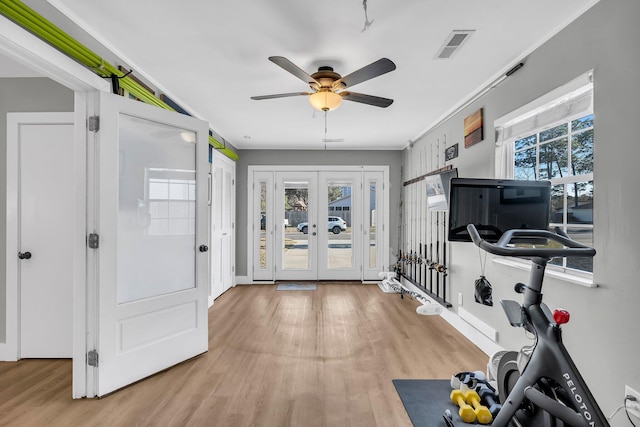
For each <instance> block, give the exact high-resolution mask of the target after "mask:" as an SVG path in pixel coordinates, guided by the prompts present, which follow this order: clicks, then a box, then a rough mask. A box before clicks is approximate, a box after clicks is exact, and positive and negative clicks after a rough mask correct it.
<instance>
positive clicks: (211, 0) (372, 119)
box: [49, 0, 597, 149]
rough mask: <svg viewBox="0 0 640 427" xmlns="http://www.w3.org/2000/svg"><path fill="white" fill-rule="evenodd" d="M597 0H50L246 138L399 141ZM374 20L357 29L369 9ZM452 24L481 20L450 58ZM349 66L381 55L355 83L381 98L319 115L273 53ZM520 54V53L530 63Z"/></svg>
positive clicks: (214, 122) (300, 142) (261, 143)
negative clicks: (384, 68) (378, 72)
mask: <svg viewBox="0 0 640 427" xmlns="http://www.w3.org/2000/svg"><path fill="white" fill-rule="evenodd" d="M596 1H597V0H589V1H585V0H562V1H558V0H537V1H525V0H485V1H478V0H457V1H449V2H447V1H442V0H402V1H389V0H387V1H383V0H366V1H365V2H363V1H362V0H325V1H322V2H318V1H310V0H278V1H271V2H266V1H256V0H190V1H161V2H159V1H154V0H137V1H130V0H110V1H108V2H107V1H97V0H94V1H87V0H49V2H50V3H51V4H53V5H54V6H55V7H57V8H58V9H59V10H60V11H61V12H63V13H64V14H66V15H67V16H68V17H69V18H71V19H72V20H73V21H74V22H76V23H77V24H78V25H80V26H81V27H83V28H84V29H85V30H87V31H88V32H89V33H90V34H92V35H93V36H94V37H95V38H96V39H97V40H98V41H100V42H102V43H103V44H104V45H105V46H106V47H107V48H109V49H111V50H112V51H113V52H114V53H116V54H117V55H118V56H120V57H121V58H122V59H123V60H124V61H125V62H126V64H125V65H128V66H129V67H131V68H133V69H134V70H135V73H136V74H137V75H139V76H142V77H144V78H146V79H148V80H149V81H150V82H151V83H153V84H154V85H156V86H158V87H159V88H160V89H161V90H162V92H163V93H166V94H167V95H169V96H170V97H172V98H173V99H174V100H175V101H177V102H178V103H180V104H181V105H182V106H183V107H185V108H186V109H188V110H190V111H191V112H192V113H194V115H196V116H199V117H201V118H203V119H205V120H208V121H209V122H210V126H211V128H212V129H213V130H214V131H215V132H217V133H218V134H219V135H221V136H222V137H224V138H225V139H226V140H228V141H229V142H231V143H232V144H233V145H234V146H236V147H238V148H241V149H261V148H290V149H320V148H327V149H401V148H403V147H405V146H406V145H407V144H408V143H409V142H410V141H412V140H415V139H416V138H417V137H419V136H420V135H421V134H422V133H423V132H424V131H425V130H427V129H429V128H430V127H431V126H433V125H434V124H435V123H437V122H438V121H439V120H440V119H442V118H443V117H444V116H446V115H447V114H448V113H449V112H451V111H453V110H454V109H455V108H456V107H457V106H459V105H461V104H462V103H464V101H465V100H467V99H468V98H469V97H470V96H471V95H473V94H474V93H475V92H477V91H478V90H480V89H482V88H483V87H485V86H486V85H487V84H489V83H491V82H492V81H494V80H495V79H496V78H498V77H499V76H500V75H501V74H503V73H504V72H505V71H506V70H508V69H509V68H511V67H512V66H513V65H515V64H516V63H517V62H519V61H521V60H523V59H524V56H525V55H526V54H527V53H529V52H531V50H532V49H534V48H535V47H537V46H539V45H540V44H541V43H542V42H544V41H545V40H547V39H548V38H549V37H551V36H552V35H553V34H555V33H556V32H557V31H559V30H560V29H561V28H563V27H564V26H566V24H568V23H569V22H570V21H572V20H573V19H575V18H576V17H577V16H579V14H581V13H582V12H584V11H585V10H586V9H587V8H588V6H591V5H593V4H594V3H595V2H596ZM365 5H366V7H367V9H366V11H367V17H368V19H369V21H370V22H372V24H371V25H370V26H369V28H368V29H366V30H364V31H363V28H364V25H365V9H364V6H365ZM453 30H475V32H474V34H473V35H472V36H471V38H470V39H469V40H468V42H466V44H465V45H464V46H463V47H462V48H461V49H460V50H459V51H458V52H457V53H455V54H454V55H453V57H451V58H450V59H437V58H436V55H437V52H438V50H439V49H440V47H441V46H442V44H443V42H444V41H445V39H446V37H447V36H448V35H449V34H450V33H451V31H453ZM274 55H276V56H284V57H286V58H288V59H289V60H290V61H292V62H293V63H294V64H296V65H297V66H298V67H300V68H302V69H303V70H305V71H306V72H307V73H309V74H312V73H313V72H315V71H316V70H317V68H318V66H321V65H329V66H333V67H334V69H335V71H336V72H338V73H340V74H342V75H343V76H344V75H347V74H349V73H351V72H353V71H355V70H357V69H359V68H361V67H363V66H365V65H367V64H369V63H371V62H373V61H375V60H377V59H379V58H383V57H386V58H389V59H391V60H392V61H393V62H395V64H396V66H397V69H396V70H395V71H393V72H391V73H388V74H385V75H383V76H379V77H377V78H374V79H372V80H369V81H367V82H363V83H361V84H359V85H357V86H355V87H354V91H355V92H359V93H365V94H369V95H375V96H381V97H385V98H392V99H394V100H395V102H394V103H393V104H392V105H391V106H390V107H388V108H379V107H373V106H369V105H365V104H360V103H356V102H347V101H345V102H343V103H342V105H341V106H340V108H338V109H337V110H335V111H331V112H329V113H328V114H327V117H326V119H327V121H326V138H328V139H330V140H336V139H340V140H342V139H343V140H344V141H343V142H326V143H325V142H324V141H323V139H324V138H325V117H324V113H322V112H318V111H314V110H313V109H312V108H311V106H310V105H309V102H308V100H307V99H306V97H303V96H300V97H289V98H279V99H271V100H261V101H255V100H251V99H250V97H251V96H253V95H268V94H276V93H287V92H304V91H307V90H308V89H309V88H308V86H306V85H305V84H304V82H302V81H301V80H299V79H297V78H296V77H294V76H293V75H291V74H289V73H287V72H286V71H285V70H283V69H282V68H280V67H278V66H276V65H275V64H273V63H272V62H270V61H268V60H267V58H268V57H269V56H274ZM525 66H526V65H525Z"/></svg>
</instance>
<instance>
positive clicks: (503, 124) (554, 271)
mask: <svg viewBox="0 0 640 427" xmlns="http://www.w3.org/2000/svg"><path fill="white" fill-rule="evenodd" d="M576 93H578V94H580V93H582V94H584V93H587V95H588V96H590V102H589V103H588V106H587V107H586V108H585V106H584V105H582V106H581V107H582V108H580V109H579V110H577V111H575V112H572V113H569V114H566V115H564V117H561V118H559V119H558V120H555V121H551V122H549V123H545V124H544V125H542V126H539V127H534V128H531V129H530V130H529V131H528V132H527V131H524V132H520V133H519V134H516V135H510V136H509V137H505V128H507V127H508V126H511V125H513V124H514V123H516V124H517V123H519V121H524V120H531V117H533V116H535V115H537V114H538V113H540V112H542V113H544V112H545V111H549V110H551V109H552V108H556V107H555V106H556V105H560V104H561V103H562V102H563V101H566V100H567V99H571V97H572V96H573V95H575V94H576ZM590 115H591V116H593V123H592V125H591V126H590V127H588V128H584V129H577V130H573V129H572V122H573V121H574V120H578V119H581V118H584V117H587V116H590ZM532 122H533V123H535V121H532ZM565 123H566V124H567V133H566V134H564V135H561V136H558V137H555V138H552V139H548V140H545V141H542V142H541V141H540V134H541V133H543V132H545V131H547V130H550V129H553V128H556V127H558V126H560V125H562V124H565ZM494 125H495V129H496V164H495V171H496V174H495V176H496V178H498V179H514V177H515V156H516V153H518V152H523V151H525V150H529V149H531V148H535V150H536V159H535V166H534V173H535V179H536V180H540V173H541V170H540V146H542V145H545V144H547V143H551V142H553V141H558V140H561V139H563V138H566V139H567V142H566V144H567V145H566V147H567V164H566V169H567V170H568V172H569V173H571V171H572V163H571V162H572V160H573V159H572V149H573V146H572V138H573V136H574V135H577V134H579V133H583V132H592V133H593V132H594V129H595V126H596V125H595V114H594V111H593V72H592V71H591V72H588V73H585V75H583V76H580V77H579V78H578V79H575V80H574V81H572V82H569V83H568V84H567V85H565V86H563V87H561V88H558V89H556V90H555V91H552V92H550V93H549V94H547V95H545V96H543V97H541V98H539V99H538V100H536V101H533V102H531V103H529V104H527V105H525V106H523V107H521V108H519V109H517V110H516V111H514V112H512V113H510V114H508V115H506V116H504V117H502V118H500V119H497V120H496V121H495V122H494ZM533 136H535V143H532V144H529V145H527V146H523V147H520V148H519V149H518V150H516V149H515V143H516V142H517V141H520V140H523V139H526V138H531V137H533ZM592 138H593V136H592ZM594 145H595V141H594ZM592 156H593V153H592ZM515 179H518V178H515ZM544 180H548V181H550V182H551V186H552V188H553V187H554V186H558V185H562V186H563V195H562V197H563V206H564V209H563V214H562V216H563V217H562V223H558V222H550V228H553V227H555V226H560V227H561V228H562V229H563V230H564V231H567V230H569V231H573V230H581V229H582V230H585V229H590V230H591V231H592V239H593V240H595V226H594V223H595V221H594V220H593V219H592V221H591V224H573V223H569V222H568V212H567V200H568V195H567V190H568V186H569V185H571V184H577V183H583V182H590V183H591V185H594V173H593V168H592V170H591V172H589V173H585V174H580V175H566V176H562V177H558V178H549V179H544ZM594 193H595V191H594ZM592 199H593V200H595V194H593V195H592ZM494 260H495V261H496V262H499V263H501V264H506V265H511V266H514V267H517V268H528V267H529V265H530V261H527V260H520V259H515V258H509V259H498V258H496V259H494ZM547 272H548V273H549V275H550V276H555V277H558V278H560V279H561V280H564V281H568V282H573V283H578V284H581V285H584V286H596V285H595V284H594V282H593V277H594V276H593V272H592V271H587V270H578V269H575V268H572V267H567V259H566V258H563V259H562V265H557V264H552V263H549V264H548V268H547Z"/></svg>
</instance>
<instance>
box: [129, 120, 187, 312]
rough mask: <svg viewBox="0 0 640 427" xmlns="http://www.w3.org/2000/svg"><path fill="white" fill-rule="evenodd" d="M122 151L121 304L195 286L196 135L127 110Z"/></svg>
mask: <svg viewBox="0 0 640 427" xmlns="http://www.w3.org/2000/svg"><path fill="white" fill-rule="evenodd" d="M119 150H120V151H119V155H120V158H119V165H118V179H119V182H118V218H117V219H118V232H117V244H118V251H117V266H118V271H117V300H118V304H122V303H126V302H130V301H135V300H139V299H143V298H149V297H153V296H157V295H163V294H167V293H170V292H175V291H179V290H183V289H190V288H193V287H195V284H196V280H195V274H196V271H195V258H196V253H195V248H196V214H195V207H196V144H195V134H194V133H193V132H190V131H185V130H184V129H179V128H175V127H171V126H168V125H164V124H160V123H156V122H152V121H150V120H146V119H140V118H136V117H131V116H127V115H124V114H122V115H120V130H119Z"/></svg>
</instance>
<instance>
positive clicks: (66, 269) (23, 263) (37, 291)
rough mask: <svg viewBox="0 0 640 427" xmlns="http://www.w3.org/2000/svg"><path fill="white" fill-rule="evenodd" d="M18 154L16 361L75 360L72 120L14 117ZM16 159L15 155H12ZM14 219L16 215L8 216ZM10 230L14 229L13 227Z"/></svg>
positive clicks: (10, 123) (13, 253)
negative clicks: (17, 339)
mask: <svg viewBox="0 0 640 427" xmlns="http://www.w3.org/2000/svg"><path fill="white" fill-rule="evenodd" d="M8 127H9V128H10V132H9V133H10V134H12V135H13V136H11V137H10V139H11V141H10V142H9V144H11V145H12V146H14V147H15V148H17V150H16V151H15V154H16V155H17V159H14V158H13V157H14V156H13V155H11V157H12V158H11V159H9V161H10V162H16V163H17V166H18V167H17V177H18V180H17V182H16V184H17V185H16V186H15V188H14V186H13V184H12V183H13V180H11V183H10V184H8V191H9V192H13V191H17V202H18V204H17V207H18V209H17V213H18V216H17V220H18V224H17V231H18V233H17V236H18V240H17V245H11V246H10V247H9V246H8V249H9V250H8V252H10V255H11V256H12V259H11V260H10V262H11V264H10V265H8V266H7V267H8V270H9V269H13V267H14V266H15V265H17V273H18V274H17V278H18V281H19V283H18V289H19V295H20V297H19V310H18V312H19V319H20V320H19V330H20V331H19V358H70V357H71V356H72V346H73V334H72V331H73V323H72V322H73V309H72V301H73V253H74V250H75V246H77V243H76V242H74V240H73V239H72V238H71V236H73V235H74V216H73V209H74V208H73V207H74V206H75V189H76V187H75V180H74V174H75V164H74V151H73V150H74V139H73V138H74V125H73V113H12V114H10V115H9V120H8ZM11 152H12V153H14V151H13V150H11ZM11 216H13V215H11ZM12 227H13V225H12Z"/></svg>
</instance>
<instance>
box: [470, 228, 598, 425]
mask: <svg viewBox="0 0 640 427" xmlns="http://www.w3.org/2000/svg"><path fill="white" fill-rule="evenodd" d="M467 231H468V232H469V235H470V236H471V240H472V241H473V243H475V244H476V245H477V246H478V247H480V248H481V249H483V250H485V251H487V252H489V253H492V254H495V255H501V256H507V257H518V258H526V259H530V260H531V262H532V264H531V274H530V283H529V285H524V284H522V283H518V284H516V285H515V291H516V292H517V293H520V294H522V295H523V303H522V305H520V304H519V303H517V302H516V301H511V300H503V301H501V302H500V303H501V305H502V307H503V309H504V311H505V313H506V315H507V318H508V319H509V322H510V323H511V325H512V326H514V327H522V328H524V329H525V330H526V331H528V332H530V333H531V334H533V335H534V336H535V342H534V344H533V345H532V346H530V347H524V348H523V349H522V350H520V352H510V355H508V356H507V357H503V358H501V359H500V362H499V365H498V375H497V377H498V378H497V380H498V389H499V396H500V400H501V403H502V408H501V409H500V411H499V412H498V414H497V416H496V417H495V419H494V420H493V423H492V426H493V427H506V426H545V427H562V426H586V427H588V426H609V423H608V421H607V419H606V418H605V416H604V414H603V413H602V410H601V409H600V407H599V406H598V404H597V403H596V401H595V399H594V397H593V395H592V394H591V392H590V391H589V388H588V387H587V385H586V383H585V381H584V380H583V378H582V376H581V375H580V373H579V372H578V369H577V368H576V366H575V364H574V363H573V361H572V359H571V356H570V355H569V353H568V352H567V349H566V348H565V346H564V344H563V343H562V329H561V325H562V324H563V323H566V322H567V321H568V313H567V312H564V311H562V310H560V311H559V310H556V311H555V313H551V311H550V310H549V308H548V307H547V306H546V305H545V304H544V303H543V302H542V281H543V278H544V271H545V268H546V266H547V263H548V262H549V261H550V260H551V259H552V258H555V257H569V256H572V257H593V256H594V255H595V253H596V252H595V249H593V248H591V247H589V246H585V245H583V244H581V243H578V242H576V241H574V240H571V239H570V238H569V237H568V236H567V235H566V234H565V233H564V232H562V231H561V230H560V229H556V233H552V232H550V231H547V230H528V229H527V230H509V231H506V232H505V233H504V234H503V235H502V236H501V237H500V239H499V240H498V241H497V242H496V243H489V242H487V241H486V240H484V239H483V238H482V237H481V236H480V234H479V233H478V230H477V229H476V227H475V226H474V225H473V224H469V225H468V226H467ZM514 242H517V243H520V242H534V243H541V244H545V243H547V242H549V243H555V244H560V247H550V246H545V247H533V245H532V247H516V246H513V243H514Z"/></svg>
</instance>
